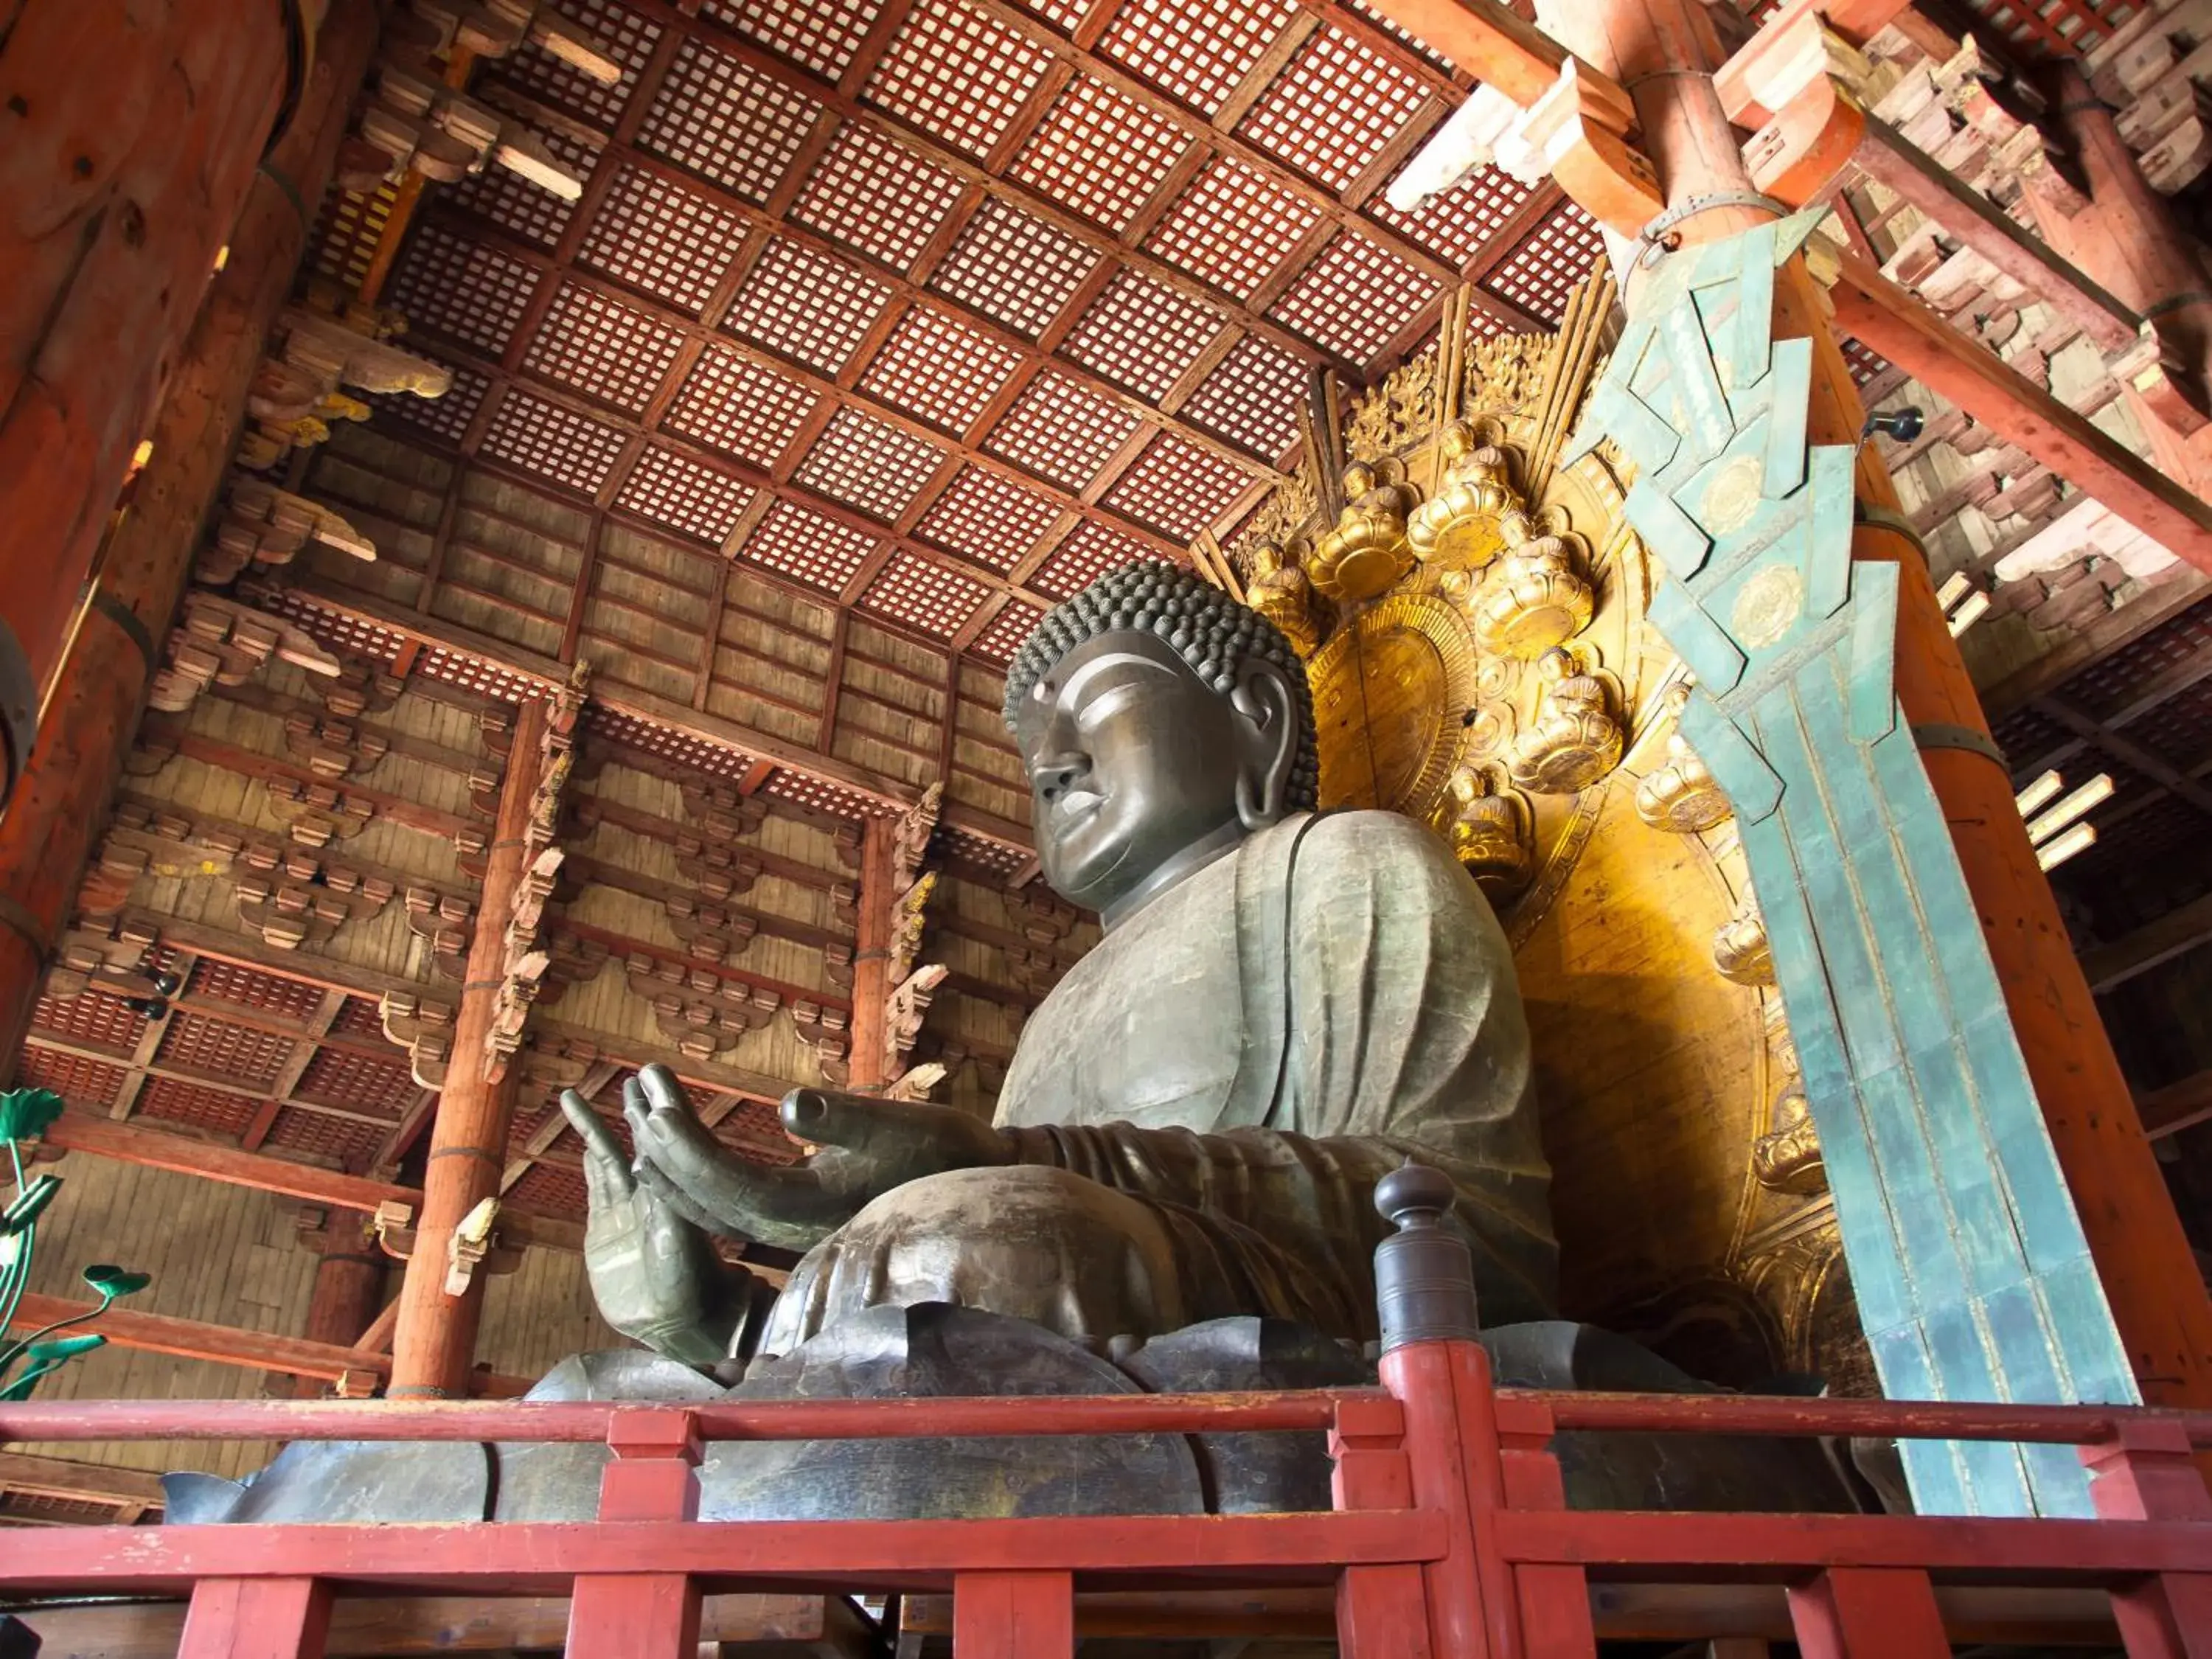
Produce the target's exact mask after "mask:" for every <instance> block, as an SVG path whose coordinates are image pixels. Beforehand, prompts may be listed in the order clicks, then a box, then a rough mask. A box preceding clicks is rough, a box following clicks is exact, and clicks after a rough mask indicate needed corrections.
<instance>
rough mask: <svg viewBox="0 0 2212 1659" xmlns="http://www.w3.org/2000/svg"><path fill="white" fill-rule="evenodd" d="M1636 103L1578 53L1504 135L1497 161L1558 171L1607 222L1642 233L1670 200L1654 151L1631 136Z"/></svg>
mask: <svg viewBox="0 0 2212 1659" xmlns="http://www.w3.org/2000/svg"><path fill="white" fill-rule="evenodd" d="M1635 124H1636V106H1635V105H1634V104H1633V103H1632V102H1631V101H1630V100H1629V96H1628V94H1627V93H1626V91H1625V90H1624V89H1623V88H1621V86H1620V83H1619V82H1616V81H1613V80H1612V79H1611V78H1609V77H1608V76H1604V75H1601V74H1600V73H1599V72H1598V71H1597V70H1594V69H1592V68H1591V67H1590V66H1589V64H1585V63H1583V61H1582V60H1581V59H1580V58H1568V59H1567V60H1566V61H1565V63H1564V64H1561V65H1560V67H1559V79H1558V80H1556V81H1554V82H1553V83H1552V85H1551V88H1550V89H1549V90H1547V92H1546V93H1545V94H1544V95H1543V96H1542V97H1541V98H1539V99H1537V100H1536V101H1535V102H1534V103H1533V104H1531V105H1529V106H1528V107H1527V108H1526V109H1524V110H1522V112H1521V114H1520V115H1519V116H1518V117H1517V118H1516V119H1515V120H1513V121H1512V122H1511V123H1510V125H1508V126H1507V127H1506V129H1505V130H1504V131H1503V132H1502V133H1500V134H1499V135H1498V143H1497V160H1498V166H1499V167H1502V168H1504V170H1505V171H1506V172H1507V173H1510V174H1511V175H1512V176H1513V177H1514V178H1516V179H1519V180H1520V181H1521V182H1522V183H1523V184H1534V183H1537V182H1539V181H1540V180H1541V179H1545V178H1550V179H1554V180H1556V181H1557V183H1558V184H1559V187H1560V188H1561V189H1562V190H1564V191H1566V192H1567V194H1568V195H1569V196H1570V197H1573V198H1574V201H1575V203H1576V204H1577V206H1579V207H1580V208H1581V209H1582V210H1583V212H1585V213H1587V214H1589V216H1590V217H1591V218H1593V219H1595V220H1596V221H1597V222H1598V223H1600V224H1601V225H1603V226H1604V227H1605V228H1607V230H1610V231H1613V232H1614V233H1616V234H1620V235H1622V236H1635V235H1638V234H1641V232H1642V231H1643V229H1644V226H1646V225H1648V224H1650V222H1651V221H1652V220H1653V219H1655V218H1656V217H1657V216H1658V215H1659V213H1660V211H1661V210H1662V209H1664V208H1665V206H1666V205H1667V201H1666V197H1665V196H1664V195H1663V194H1662V192H1661V191H1660V188H1659V176H1658V174H1657V173H1656V172H1654V171H1653V169H1652V166H1651V161H1650V157H1648V156H1646V155H1644V152H1643V151H1641V150H1639V149H1633V148H1632V147H1631V146H1630V144H1629V143H1628V132H1629V130H1630V129H1631V128H1632V127H1633V126H1634V125H1635Z"/></svg>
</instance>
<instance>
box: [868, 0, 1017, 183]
mask: <svg viewBox="0 0 2212 1659" xmlns="http://www.w3.org/2000/svg"><path fill="white" fill-rule="evenodd" d="M1050 62H1051V58H1049V56H1048V54H1047V53H1046V52H1045V51H1044V50H1043V48H1042V47H1041V46H1037V45H1036V44H1035V43H1034V42H1032V41H1031V40H1029V39H1028V38H1027V37H1026V36H1024V35H1023V34H1022V33H1020V32H1019V31H1018V30H1015V29H1012V28H1009V27H1006V25H1005V24H1004V23H1001V22H1000V21H998V20H997V19H995V18H993V17H987V16H985V15H982V14H981V13H980V12H976V11H974V10H972V9H969V7H967V6H965V5H963V4H961V3H959V0H921V3H920V4H918V5H916V6H915V9H914V11H913V14H912V15H910V16H909V17H908V19H907V22H906V27H903V28H902V29H901V30H900V31H899V32H898V33H897V34H896V36H895V37H894V38H893V39H892V41H891V44H890V49H889V50H888V51H887V52H885V53H884V60H883V62H882V63H881V64H878V65H877V68H876V72H875V74H874V75H873V76H870V77H869V80H868V86H867V97H868V100H869V101H870V102H871V103H872V104H874V105H876V106H878V108H881V109H884V110H886V111H888V112H890V113H891V114H893V115H895V116H897V117H898V118H900V119H901V120H902V121H906V122H908V123H909V124H910V125H914V126H915V127H918V128H920V129H921V131H924V132H927V133H929V134H931V135H933V137H938V138H941V139H943V140H944V141H945V143H948V144H951V146H952V147H953V148H954V149H960V150H964V151H966V152H967V153H968V154H969V155H972V156H974V157H975V159H976V160H977V161H981V160H982V159H983V158H984V157H985V156H987V155H989V154H990V153H991V150H992V148H993V147H994V145H996V144H997V143H998V142H999V140H1000V138H1002V137H1005V136H1006V129H1007V128H1008V127H1010V126H1012V125H1013V122H1014V118H1015V117H1016V116H1017V115H1018V114H1020V113H1021V109H1022V105H1023V103H1024V101H1025V100H1027V99H1028V97H1029V95H1030V93H1031V92H1033V91H1035V90H1036V84H1037V82H1039V81H1040V80H1042V78H1043V77H1044V71H1045V66H1046V65H1047V64H1048V63H1050Z"/></svg>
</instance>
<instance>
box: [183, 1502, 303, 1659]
mask: <svg viewBox="0 0 2212 1659" xmlns="http://www.w3.org/2000/svg"><path fill="white" fill-rule="evenodd" d="M312 1539H313V1532H312V1530H309V1531H308V1532H307V1539H305V1540H303V1541H312ZM330 1628H331V1590H330V1586H329V1585H327V1584H325V1583H319V1582H318V1581H317V1580H315V1579H313V1578H203V1579H202V1580H200V1582H199V1583H197V1584H195V1585H194V1586H192V1602H191V1609H190V1610H189V1611H188V1612H186V1613H185V1634H184V1639H183V1640H182V1641H181V1642H180V1643H179V1644H178V1645H177V1659H322V1653H323V1643H324V1641H325V1638H327V1637H328V1636H329V1634H330Z"/></svg>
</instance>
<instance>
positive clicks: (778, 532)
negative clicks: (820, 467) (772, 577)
mask: <svg viewBox="0 0 2212 1659" xmlns="http://www.w3.org/2000/svg"><path fill="white" fill-rule="evenodd" d="M875 545H876V540H875V538H874V537H872V536H871V535H869V534H868V533H867V532H865V531H861V530H856V529H854V527H853V526H851V525H848V524H841V523H839V522H838V521H837V520H835V519H832V518H830V517H829V516H828V515H827V514H824V513H818V512H817V511H815V509H814V508H812V507H807V506H805V505H804V504H803V503H801V502H799V501H778V502H777V503H776V504H775V506H774V507H770V508H769V510H768V513H767V514H766V516H764V517H763V519H762V520H761V521H760V522H759V523H758V524H757V525H755V526H753V528H752V533H751V534H750V535H748V536H747V537H746V538H745V540H744V546H743V547H741V548H740V549H739V550H738V551H739V552H740V553H741V554H742V555H743V556H744V557H746V558H748V559H750V560H752V561H753V562H755V563H757V564H762V565H765V566H767V567H768V568H769V569H770V570H773V571H775V573H776V574H778V575H781V576H789V577H791V578H792V579H793V580H796V581H802V582H805V583H806V584H807V585H808V586H812V587H820V588H826V589H827V590H828V591H829V592H832V593H836V592H841V591H842V589H843V588H844V586H845V584H846V583H847V582H848V581H850V580H852V579H853V573H854V571H856V570H858V569H859V568H860V565H861V563H862V562H863V561H864V560H866V558H867V556H868V554H869V552H870V551H871V550H872V549H873V548H874V547H875Z"/></svg>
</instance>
